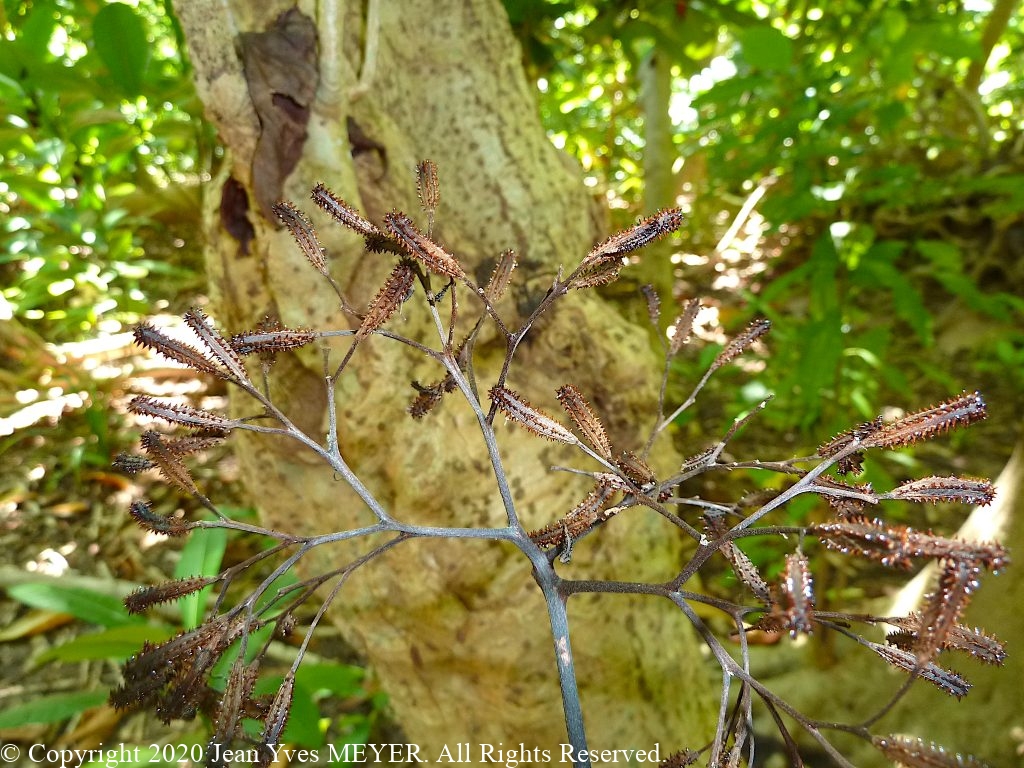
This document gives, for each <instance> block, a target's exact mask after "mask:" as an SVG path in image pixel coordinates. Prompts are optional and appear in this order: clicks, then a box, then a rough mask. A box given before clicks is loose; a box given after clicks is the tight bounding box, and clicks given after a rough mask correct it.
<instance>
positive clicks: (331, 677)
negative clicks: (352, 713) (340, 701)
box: [295, 664, 366, 697]
mask: <svg viewBox="0 0 1024 768" xmlns="http://www.w3.org/2000/svg"><path fill="white" fill-rule="evenodd" d="M365 677H366V670H364V669H363V668H362V667H355V666H352V665H350V664H303V665H302V666H300V667H299V669H298V671H297V672H296V673H295V679H296V680H298V681H301V682H302V684H303V685H305V686H306V687H307V688H309V689H310V690H312V691H314V692H316V691H320V690H327V691H330V692H331V694H332V695H334V696H337V697H347V696H357V695H359V694H362V693H364V691H363V679H364V678H365Z"/></svg>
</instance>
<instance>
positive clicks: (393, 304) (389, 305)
mask: <svg viewBox="0 0 1024 768" xmlns="http://www.w3.org/2000/svg"><path fill="white" fill-rule="evenodd" d="M415 279H416V272H415V271H414V270H413V268H412V267H411V266H410V265H409V264H406V263H404V262H400V263H398V264H396V265H395V268H394V269H393V270H391V274H390V275H389V276H388V279H387V280H385V281H384V285H382V286H381V288H380V290H379V291H377V295H376V296H375V297H374V299H373V301H371V302H370V307H369V309H367V310H366V315H365V316H364V317H363V322H362V323H361V324H360V326H359V330H358V331H357V332H356V338H357V339H361V338H364V337H366V336H367V335H368V334H370V333H372V332H373V331H375V330H377V329H378V328H380V327H381V326H382V325H384V323H386V322H387V321H388V319H389V318H390V317H391V316H392V315H393V314H395V312H397V311H398V308H399V307H400V306H402V302H403V301H405V299H406V298H407V297H408V296H409V292H410V291H411V290H412V286H413V281H414V280H415Z"/></svg>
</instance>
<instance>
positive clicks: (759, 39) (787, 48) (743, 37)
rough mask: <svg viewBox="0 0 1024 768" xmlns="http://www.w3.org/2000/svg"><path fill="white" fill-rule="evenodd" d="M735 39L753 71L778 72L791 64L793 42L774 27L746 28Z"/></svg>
mask: <svg viewBox="0 0 1024 768" xmlns="http://www.w3.org/2000/svg"><path fill="white" fill-rule="evenodd" d="M737 37H738V38H739V41H740V46H741V47H742V48H743V58H744V59H745V60H746V62H747V64H749V65H750V66H751V67H754V68H755V69H763V70H766V71H769V72H771V71H779V70H783V69H786V68H787V67H789V66H790V65H791V64H792V63H793V41H792V40H790V39H789V38H788V37H786V36H785V35H784V34H782V33H781V32H780V31H779V30H777V29H775V28H774V27H769V26H764V25H762V26H756V27H748V28H747V29H744V30H742V31H741V32H739V33H738V35H737Z"/></svg>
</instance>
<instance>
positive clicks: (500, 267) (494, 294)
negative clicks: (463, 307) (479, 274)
mask: <svg viewBox="0 0 1024 768" xmlns="http://www.w3.org/2000/svg"><path fill="white" fill-rule="evenodd" d="M517 263H518V262H517V261H516V252H515V251H513V250H511V249H509V250H507V251H502V252H501V255H500V256H498V260H497V262H495V264H494V270H493V271H492V272H491V277H490V279H488V281H487V285H486V286H485V287H484V295H486V296H487V300H488V301H490V302H491V303H492V304H493V303H494V302H496V301H497V300H498V299H500V298H501V297H502V296H503V295H504V294H505V290H506V289H507V288H508V285H509V282H511V280H512V272H513V271H514V270H515V268H516V265H517Z"/></svg>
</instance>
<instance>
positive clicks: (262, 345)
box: [231, 328, 319, 355]
mask: <svg viewBox="0 0 1024 768" xmlns="http://www.w3.org/2000/svg"><path fill="white" fill-rule="evenodd" d="M317 338H319V334H318V333H317V332H316V331H311V330H308V329H305V328H296V329H294V330H292V329H288V328H275V329H272V330H271V329H266V330H261V329H258V328H257V329H255V330H252V331H245V332H243V333H236V334H235V335H234V336H232V337H231V346H232V347H234V349H235V351H236V352H238V354H240V355H252V354H262V353H264V352H285V351H287V350H289V349H298V348H299V347H304V346H305V345H306V344H309V343H311V342H313V341H316V339H317Z"/></svg>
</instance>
